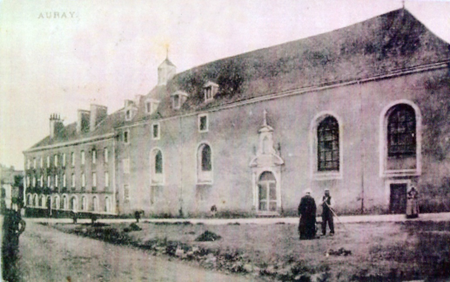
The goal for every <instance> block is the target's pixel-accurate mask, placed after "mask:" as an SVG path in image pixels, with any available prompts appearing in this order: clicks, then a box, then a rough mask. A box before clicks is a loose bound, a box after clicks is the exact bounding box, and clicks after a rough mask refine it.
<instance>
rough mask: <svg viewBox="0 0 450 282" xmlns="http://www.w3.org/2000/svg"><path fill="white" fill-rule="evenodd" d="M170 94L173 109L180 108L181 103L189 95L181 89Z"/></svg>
mask: <svg viewBox="0 0 450 282" xmlns="http://www.w3.org/2000/svg"><path fill="white" fill-rule="evenodd" d="M171 96H172V108H173V109H174V110H178V109H180V108H181V106H182V105H183V103H184V102H186V99H187V97H188V96H189V95H188V94H187V93H186V92H183V91H176V92H175V93H173V94H172V95H171Z"/></svg>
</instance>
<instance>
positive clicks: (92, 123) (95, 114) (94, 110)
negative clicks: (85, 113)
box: [89, 104, 108, 131]
mask: <svg viewBox="0 0 450 282" xmlns="http://www.w3.org/2000/svg"><path fill="white" fill-rule="evenodd" d="M107 116H108V108H107V107H105V106H101V105H96V104H91V113H90V119H89V129H90V131H94V130H95V127H96V126H97V125H98V124H99V123H100V122H101V121H102V120H103V119H104V118H106V117H107Z"/></svg>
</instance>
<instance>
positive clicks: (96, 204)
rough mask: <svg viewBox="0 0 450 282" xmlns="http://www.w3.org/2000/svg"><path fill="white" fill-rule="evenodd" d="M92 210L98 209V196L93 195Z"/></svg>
mask: <svg viewBox="0 0 450 282" xmlns="http://www.w3.org/2000/svg"><path fill="white" fill-rule="evenodd" d="M91 211H98V198H97V196H94V197H92V206H91Z"/></svg>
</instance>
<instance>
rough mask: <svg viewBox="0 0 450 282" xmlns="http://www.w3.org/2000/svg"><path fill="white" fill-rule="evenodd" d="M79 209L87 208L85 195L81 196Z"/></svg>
mask: <svg viewBox="0 0 450 282" xmlns="http://www.w3.org/2000/svg"><path fill="white" fill-rule="evenodd" d="M81 210H82V211H85V210H87V198H86V196H82V197H81Z"/></svg>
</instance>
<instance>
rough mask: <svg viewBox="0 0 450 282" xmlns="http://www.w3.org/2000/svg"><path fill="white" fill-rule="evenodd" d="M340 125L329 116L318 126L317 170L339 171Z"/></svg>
mask: <svg viewBox="0 0 450 282" xmlns="http://www.w3.org/2000/svg"><path fill="white" fill-rule="evenodd" d="M339 157H340V156H339V124H338V122H337V120H336V119H335V118H334V117H332V116H327V117H326V118H325V119H323V120H322V121H321V122H320V123H319V124H318V126H317V170H318V171H339V166H340V164H339Z"/></svg>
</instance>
